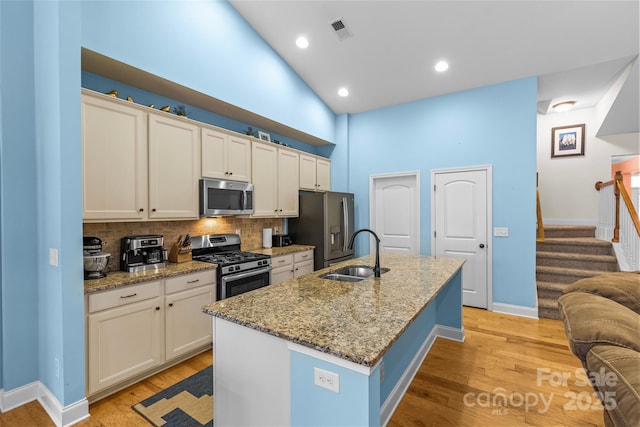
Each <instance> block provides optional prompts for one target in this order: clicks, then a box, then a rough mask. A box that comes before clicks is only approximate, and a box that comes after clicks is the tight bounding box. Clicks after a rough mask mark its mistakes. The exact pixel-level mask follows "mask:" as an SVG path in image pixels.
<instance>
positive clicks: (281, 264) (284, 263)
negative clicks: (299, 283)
mask: <svg viewBox="0 0 640 427" xmlns="http://www.w3.org/2000/svg"><path fill="white" fill-rule="evenodd" d="M289 279H293V255H292V254H287V255H280V256H274V257H271V284H272V285H276V284H278V283H282V282H286V281H287V280H289Z"/></svg>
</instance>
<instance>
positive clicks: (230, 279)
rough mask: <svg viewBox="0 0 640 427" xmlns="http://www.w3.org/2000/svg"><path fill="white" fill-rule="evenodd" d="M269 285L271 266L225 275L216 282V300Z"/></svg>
mask: <svg viewBox="0 0 640 427" xmlns="http://www.w3.org/2000/svg"><path fill="white" fill-rule="evenodd" d="M270 283H271V266H267V267H263V268H257V269H255V270H250V271H243V272H241V273H234V274H227V275H226V276H222V278H221V279H220V281H219V282H218V296H217V299H218V300H222V299H225V298H231V297H232V296H235V295H240V294H243V293H245V292H249V291H252V290H254V289H258V288H262V287H264V286H268V285H269V284H270Z"/></svg>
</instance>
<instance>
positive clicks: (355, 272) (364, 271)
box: [333, 265, 389, 277]
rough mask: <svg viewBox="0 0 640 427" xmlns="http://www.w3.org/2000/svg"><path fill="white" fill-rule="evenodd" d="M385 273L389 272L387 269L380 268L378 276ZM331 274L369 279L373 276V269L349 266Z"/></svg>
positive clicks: (366, 266) (365, 266)
mask: <svg viewBox="0 0 640 427" xmlns="http://www.w3.org/2000/svg"><path fill="white" fill-rule="evenodd" d="M387 271H389V269H388V268H381V269H380V274H383V273H386V272H387ZM333 273H336V274H343V275H345V276H355V277H371V276H373V267H369V266H368V265H349V266H347V267H343V268H341V269H339V270H336V271H334V272H333Z"/></svg>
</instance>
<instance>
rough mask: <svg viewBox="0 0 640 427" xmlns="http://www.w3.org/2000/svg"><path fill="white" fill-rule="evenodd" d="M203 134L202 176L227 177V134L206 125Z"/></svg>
mask: <svg viewBox="0 0 640 427" xmlns="http://www.w3.org/2000/svg"><path fill="white" fill-rule="evenodd" d="M201 134H202V143H201V144H202V154H201V157H202V161H201V171H200V172H201V173H202V176H203V177H207V178H219V179H223V178H227V177H228V170H227V162H226V157H227V153H226V146H227V135H226V134H224V133H222V132H218V131H215V130H213V129H209V128H206V127H203V128H202V130H201Z"/></svg>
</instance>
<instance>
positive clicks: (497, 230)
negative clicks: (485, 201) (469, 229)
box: [493, 227, 509, 237]
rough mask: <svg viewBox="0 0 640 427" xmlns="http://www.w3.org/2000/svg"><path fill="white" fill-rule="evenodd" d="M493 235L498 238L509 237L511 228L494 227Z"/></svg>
mask: <svg viewBox="0 0 640 427" xmlns="http://www.w3.org/2000/svg"><path fill="white" fill-rule="evenodd" d="M493 235H494V236H496V237H509V227H493Z"/></svg>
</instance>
